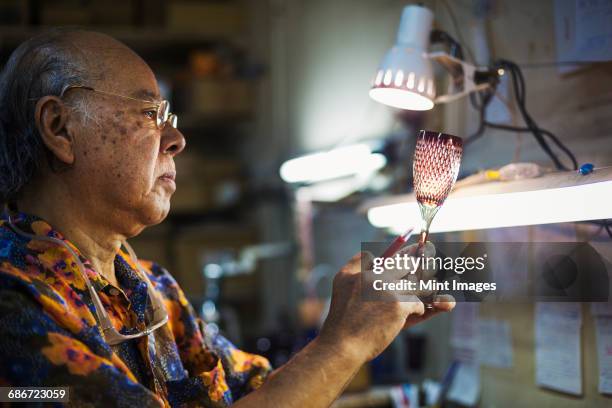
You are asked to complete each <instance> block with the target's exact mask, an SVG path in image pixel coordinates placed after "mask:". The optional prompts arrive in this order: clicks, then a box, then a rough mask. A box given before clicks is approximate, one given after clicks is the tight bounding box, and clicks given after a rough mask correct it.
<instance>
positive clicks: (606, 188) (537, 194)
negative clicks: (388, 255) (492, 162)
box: [361, 167, 612, 233]
mask: <svg viewBox="0 0 612 408" xmlns="http://www.w3.org/2000/svg"><path fill="white" fill-rule="evenodd" d="M610 197H612V167H604V168H599V169H595V170H594V171H593V172H592V173H591V174H588V175H581V174H579V173H576V172H571V173H570V172H557V173H551V174H549V175H547V176H543V177H539V178H534V179H528V180H518V181H508V182H490V183H484V184H480V185H475V186H471V187H465V188H461V189H458V190H457V191H455V192H453V193H452V194H451V195H450V196H449V198H448V199H447V200H446V202H445V203H444V207H442V208H441V209H440V211H439V213H438V214H437V216H436V222H435V223H434V224H433V225H432V227H431V232H450V231H464V230H476V229H487V228H502V227H514V226H524V225H536V224H551V223H560V222H575V221H589V220H599V219H608V218H612V206H611V205H610ZM361 211H363V212H367V216H368V220H369V221H370V223H371V224H372V225H374V226H375V227H379V228H386V229H388V230H389V231H391V232H393V233H400V232H402V231H405V230H406V229H407V228H408V227H411V226H415V225H420V222H421V221H420V212H419V207H418V204H417V202H416V199H415V196H414V194H406V195H402V196H395V197H391V198H384V197H383V198H379V199H374V200H371V201H368V202H366V203H364V205H363V206H362V207H361Z"/></svg>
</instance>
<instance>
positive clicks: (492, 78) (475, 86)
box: [427, 51, 499, 103]
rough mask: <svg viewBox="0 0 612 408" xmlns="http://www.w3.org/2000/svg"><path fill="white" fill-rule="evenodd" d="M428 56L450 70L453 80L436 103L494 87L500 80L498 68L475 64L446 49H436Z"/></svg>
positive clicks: (450, 100)
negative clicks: (453, 54)
mask: <svg viewBox="0 0 612 408" xmlns="http://www.w3.org/2000/svg"><path fill="white" fill-rule="evenodd" d="M427 57H428V58H430V59H432V60H434V61H436V62H438V63H439V64H440V65H442V66H443V67H444V69H446V71H448V72H449V74H450V76H451V79H452V80H451V81H450V82H449V84H448V91H447V93H446V95H440V96H438V97H437V98H436V101H435V102H436V103H448V102H452V101H455V100H457V99H460V98H462V97H464V96H466V95H468V94H470V93H472V92H479V91H482V90H485V89H487V88H489V87H494V86H495V85H497V82H498V81H499V76H498V74H497V70H496V69H494V68H492V67H484V66H475V65H472V64H470V63H468V62H465V61H464V60H462V59H459V58H457V57H454V56H452V55H450V54H449V53H447V52H444V51H435V52H432V53H429V54H427Z"/></svg>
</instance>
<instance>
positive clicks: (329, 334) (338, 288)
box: [319, 244, 454, 362]
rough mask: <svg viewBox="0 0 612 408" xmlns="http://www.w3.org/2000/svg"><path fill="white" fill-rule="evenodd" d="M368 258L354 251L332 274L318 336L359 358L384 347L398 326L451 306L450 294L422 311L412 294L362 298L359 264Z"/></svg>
mask: <svg viewBox="0 0 612 408" xmlns="http://www.w3.org/2000/svg"><path fill="white" fill-rule="evenodd" d="M429 245H431V244H429ZM402 252H403V251H402ZM362 257H364V259H362ZM371 262H372V256H371V255H370V254H369V253H362V254H358V255H355V256H354V257H353V258H352V259H351V260H350V261H349V262H348V263H347V264H346V265H345V266H344V267H343V268H342V269H341V270H340V271H339V272H338V273H337V274H336V277H335V278H334V283H333V291H332V300H331V306H330V311H329V314H328V316H327V319H326V320H325V324H324V325H323V328H322V330H321V334H320V336H319V339H320V341H321V342H322V343H323V344H334V345H336V346H339V347H341V348H342V349H343V350H344V351H346V352H348V353H350V354H351V355H353V356H356V358H358V359H361V360H362V361H363V362H366V361H369V360H371V359H373V358H374V357H376V356H377V355H378V354H380V353H381V352H382V351H383V350H384V349H385V348H387V346H388V345H389V344H390V343H391V342H392V341H393V339H394V338H395V337H396V336H397V335H398V333H399V332H400V330H401V329H402V328H404V327H408V326H410V325H413V324H416V323H419V322H421V321H423V320H425V319H427V318H429V317H431V316H434V315H435V314H438V313H440V312H441V311H449V310H451V309H452V308H453V307H454V302H453V301H452V298H451V299H444V298H442V299H436V301H435V302H434V309H433V310H429V311H427V312H426V311H425V307H424V305H423V303H422V302H421V301H420V300H419V298H418V297H417V296H416V295H414V294H402V296H401V299H402V301H401V302H400V301H398V300H397V299H395V298H391V299H388V300H386V301H365V300H363V299H362V292H361V283H362V279H361V265H362V264H363V265H370V264H371ZM389 296H393V295H392V294H389Z"/></svg>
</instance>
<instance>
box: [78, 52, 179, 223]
mask: <svg viewBox="0 0 612 408" xmlns="http://www.w3.org/2000/svg"><path fill="white" fill-rule="evenodd" d="M103 55H105V56H106V61H104V64H105V66H106V67H107V68H106V69H105V70H104V71H103V72H104V75H103V78H102V79H101V80H98V81H96V83H95V84H83V85H87V86H92V87H93V88H96V89H99V90H101V91H105V92H111V93H115V94H119V95H124V96H129V97H132V98H137V99H142V100H144V101H142V102H141V101H135V100H130V99H125V98H120V97H117V96H112V95H106V94H102V93H98V92H92V91H89V90H84V89H72V90H70V91H68V93H69V94H68V95H67V98H71V99H72V100H74V101H75V102H77V100H78V99H81V106H82V107H83V108H82V110H84V112H76V115H78V116H80V118H79V119H78V120H77V119H76V118H75V120H72V121H70V123H69V124H68V129H69V131H71V132H74V135H75V162H74V166H73V167H72V169H71V172H73V174H72V176H73V177H74V183H73V185H75V186H76V187H75V189H76V190H77V191H76V192H78V193H80V194H81V195H82V198H83V199H84V200H87V201H89V204H93V206H94V208H96V207H97V208H99V209H100V211H99V212H98V213H99V214H105V216H109V215H110V216H111V217H112V218H113V219H114V220H121V222H122V226H121V228H124V231H122V232H124V233H125V234H126V235H132V234H136V233H138V232H140V230H141V229H142V228H143V227H144V226H147V225H153V224H157V223H159V222H161V221H162V220H163V219H164V218H165V217H166V215H167V214H168V211H169V209H170V197H171V195H172V193H174V191H175V188H176V186H175V182H174V179H175V166H174V156H175V155H176V154H178V153H180V152H181V151H182V150H183V148H184V145H185V140H184V138H183V135H182V134H181V133H180V132H179V131H178V130H176V129H174V128H172V127H171V126H170V125H166V126H165V127H164V128H163V129H161V130H160V129H158V127H157V126H156V111H157V104H158V103H159V102H160V100H161V98H160V95H159V88H158V86H157V81H156V80H155V76H154V75H153V73H152V72H151V70H150V68H149V67H148V66H147V65H146V64H145V63H144V62H143V61H142V60H141V59H140V58H139V57H137V56H136V55H135V54H133V53H132V52H131V51H130V50H129V49H127V48H125V49H121V48H117V49H112V52H108V53H106V54H104V53H103ZM146 101H149V102H146ZM109 212H110V214H109Z"/></svg>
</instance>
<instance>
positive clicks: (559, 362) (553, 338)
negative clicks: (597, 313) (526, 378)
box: [535, 302, 582, 395]
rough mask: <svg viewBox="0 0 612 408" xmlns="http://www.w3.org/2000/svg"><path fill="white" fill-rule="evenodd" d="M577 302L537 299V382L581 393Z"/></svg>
mask: <svg viewBox="0 0 612 408" xmlns="http://www.w3.org/2000/svg"><path fill="white" fill-rule="evenodd" d="M581 325H582V309H581V304H580V303H570V302H564V303H561V302H548V303H537V304H536V310H535V354H536V357H535V358H536V383H537V384H538V385H539V386H541V387H545V388H550V389H553V390H556V391H560V392H565V393H568V394H572V395H582V365H581V355H580V328H581Z"/></svg>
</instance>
